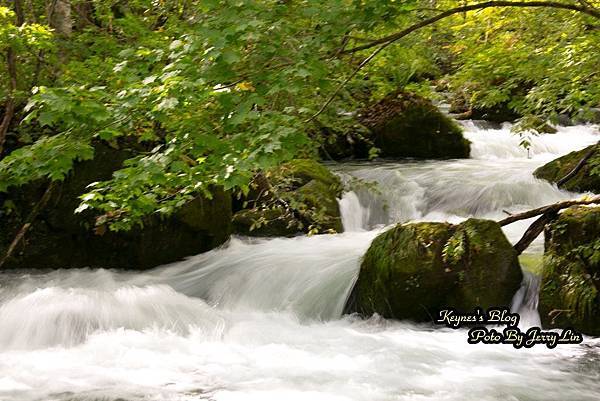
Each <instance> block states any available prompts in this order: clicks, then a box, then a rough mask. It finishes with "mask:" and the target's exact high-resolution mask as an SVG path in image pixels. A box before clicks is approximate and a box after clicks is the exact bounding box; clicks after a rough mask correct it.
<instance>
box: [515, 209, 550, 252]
mask: <svg viewBox="0 0 600 401" xmlns="http://www.w3.org/2000/svg"><path fill="white" fill-rule="evenodd" d="M557 216H558V212H555V211H552V212H548V213H545V214H543V215H541V216H540V217H539V218H538V219H537V220H536V221H534V222H533V224H532V225H530V226H529V228H527V230H526V231H525V233H524V234H523V236H522V237H521V239H520V240H519V242H517V243H516V244H515V245H514V246H513V248H515V250H516V251H517V254H518V255H520V254H522V253H523V251H524V250H525V249H527V248H528V247H529V245H531V243H532V242H533V241H534V240H535V239H536V238H537V237H538V236H539V235H540V234H541V233H542V231H544V227H546V224H548V223H550V222H551V221H552V220H554V219H555V218H556V217H557Z"/></svg>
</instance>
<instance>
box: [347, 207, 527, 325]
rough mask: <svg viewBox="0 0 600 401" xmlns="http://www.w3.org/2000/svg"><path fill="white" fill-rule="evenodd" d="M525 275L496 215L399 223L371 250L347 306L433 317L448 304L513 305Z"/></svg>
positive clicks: (406, 316) (353, 309) (468, 307)
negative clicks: (491, 218)
mask: <svg viewBox="0 0 600 401" xmlns="http://www.w3.org/2000/svg"><path fill="white" fill-rule="evenodd" d="M452 242H455V243H454V245H449V243H452ZM458 243H460V245H459V244H458ZM449 248H452V249H449ZM459 248H462V249H461V250H460V251H458V249H459ZM521 278H522V276H521V271H520V269H519V265H518V261H517V255H516V252H515V251H514V249H513V248H512V246H511V244H510V243H509V242H508V240H507V239H506V237H505V236H504V234H503V233H502V230H501V229H500V226H499V225H498V224H497V223H495V222H493V221H488V220H477V219H469V220H467V221H465V222H464V223H462V224H459V225H451V224H448V223H414V224H404V225H398V226H396V227H394V228H392V229H390V230H388V231H386V232H385V233H383V234H381V235H380V236H378V237H377V238H376V239H375V240H374V241H373V243H372V244H371V246H370V248H369V250H368V251H367V253H366V254H365V256H364V258H363V262H362V265H361V270H360V274H359V278H358V281H357V283H356V285H355V288H354V290H353V293H352V296H351V299H350V301H349V303H348V307H347V311H348V312H359V313H362V314H366V315H369V314H372V313H379V314H381V315H383V316H385V317H391V318H398V319H411V320H416V321H428V320H430V317H431V315H433V314H435V313H436V311H437V310H438V309H440V308H443V307H448V306H451V307H455V308H458V309H462V310H472V309H473V308H475V307H476V306H481V307H484V308H486V307H490V306H502V305H508V304H509V303H510V300H511V299H512V296H513V294H514V292H515V291H516V290H517V288H518V287H519V285H520V283H521Z"/></svg>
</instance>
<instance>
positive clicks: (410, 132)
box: [359, 91, 471, 159]
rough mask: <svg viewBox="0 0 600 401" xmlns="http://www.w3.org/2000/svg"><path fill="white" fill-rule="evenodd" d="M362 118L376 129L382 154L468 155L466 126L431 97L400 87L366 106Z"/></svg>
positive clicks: (372, 128) (436, 157)
mask: <svg viewBox="0 0 600 401" xmlns="http://www.w3.org/2000/svg"><path fill="white" fill-rule="evenodd" d="M359 119H360V122H361V123H362V124H363V125H364V126H366V127H367V128H369V129H370V130H371V132H372V134H371V136H372V140H373V143H374V144H375V146H376V147H377V148H379V149H380V150H381V153H380V156H382V157H392V158H398V157H414V158H422V159H444V158H468V157H469V154H470V150H471V148H470V142H469V141H468V140H466V139H465V138H464V137H463V133H462V129H461V128H460V127H459V126H458V125H457V124H456V123H455V122H454V121H453V120H452V119H451V118H449V117H448V116H446V115H444V114H443V113H441V112H440V111H439V110H438V109H437V107H435V106H434V105H433V104H432V103H431V102H430V101H429V100H427V99H425V98H422V97H420V96H418V95H415V94H410V93H407V92H402V91H397V92H394V93H392V94H390V95H388V96H386V97H385V98H384V99H382V100H381V101H379V102H378V103H376V104H374V105H373V106H371V107H369V108H367V109H365V110H363V111H362V112H361V113H360V116H359Z"/></svg>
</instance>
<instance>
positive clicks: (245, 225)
mask: <svg viewBox="0 0 600 401" xmlns="http://www.w3.org/2000/svg"><path fill="white" fill-rule="evenodd" d="M259 177H260V178H259V179H257V180H256V181H257V185H256V187H257V188H255V189H254V190H253V191H252V193H251V195H250V198H252V199H254V201H253V202H252V205H251V209H244V210H240V211H238V212H237V213H235V215H234V216H233V229H234V232H235V233H238V234H242V235H252V236H260V237H263V236H267V237H274V236H291V235H295V234H300V233H307V232H315V231H316V232H341V231H343V227H342V220H341V216H340V210H339V206H338V203H337V198H338V197H340V196H341V191H342V185H341V182H340V179H339V178H338V177H337V176H336V175H335V174H333V173H332V172H331V171H329V169H327V168H326V167H325V166H323V165H321V164H319V163H318V162H317V161H315V160H312V159H296V160H292V161H290V162H288V163H285V164H283V165H281V166H278V167H277V168H274V169H272V170H271V171H268V172H266V173H265V174H264V175H260V176H259Z"/></svg>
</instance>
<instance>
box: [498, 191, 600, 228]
mask: <svg viewBox="0 0 600 401" xmlns="http://www.w3.org/2000/svg"><path fill="white" fill-rule="evenodd" d="M594 204H600V195H595V196H591V197H587V198H583V199H577V200H568V201H562V202H556V203H553V204H552V205H547V206H542V207H538V208H537V209H531V210H528V211H526V212H521V213H515V214H512V215H510V216H508V217H505V218H504V219H502V220H500V221H499V222H498V224H500V226H505V225H508V224H511V223H514V222H515V221H519V220H527V219H530V218H532V217H535V216H539V215H541V214H546V213H551V212H559V211H561V210H562V209H566V208H568V207H571V206H579V205H594Z"/></svg>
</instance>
